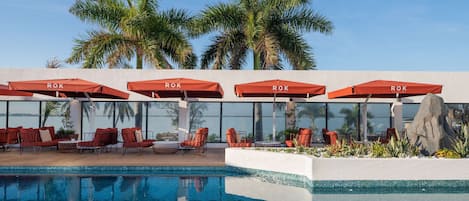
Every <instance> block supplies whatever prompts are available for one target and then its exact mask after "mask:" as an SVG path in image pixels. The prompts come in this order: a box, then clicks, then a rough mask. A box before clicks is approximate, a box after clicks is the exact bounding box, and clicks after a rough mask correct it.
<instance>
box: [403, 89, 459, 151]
mask: <svg viewBox="0 0 469 201" xmlns="http://www.w3.org/2000/svg"><path fill="white" fill-rule="evenodd" d="M447 113H448V111H447V108H446V106H445V104H444V101H443V98H441V97H439V96H436V95H434V94H427V95H426V96H425V97H424V99H423V100H422V103H421V104H420V107H419V110H418V112H417V114H416V115H415V117H414V121H412V123H411V124H410V125H409V127H408V128H407V137H408V138H409V141H410V142H411V143H413V144H415V145H417V146H419V147H420V149H421V150H422V153H423V154H425V155H431V154H433V153H435V152H436V151H438V150H439V149H442V148H451V145H452V141H453V140H454V139H455V134H454V132H453V129H452V128H451V127H450V126H449V124H448V122H447V121H446V116H447Z"/></svg>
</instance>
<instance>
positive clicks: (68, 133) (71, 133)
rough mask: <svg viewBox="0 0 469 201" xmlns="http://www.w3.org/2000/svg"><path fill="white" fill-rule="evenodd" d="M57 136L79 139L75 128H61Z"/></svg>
mask: <svg viewBox="0 0 469 201" xmlns="http://www.w3.org/2000/svg"><path fill="white" fill-rule="evenodd" d="M56 136H57V138H59V139H77V138H78V134H75V130H73V129H64V128H60V129H59V130H57V132H56Z"/></svg>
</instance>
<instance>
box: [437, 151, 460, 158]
mask: <svg viewBox="0 0 469 201" xmlns="http://www.w3.org/2000/svg"><path fill="white" fill-rule="evenodd" d="M434 155H435V156H436V157H438V158H461V155H459V153H456V152H455V151H453V150H449V149H440V150H438V151H437V152H435V154H434Z"/></svg>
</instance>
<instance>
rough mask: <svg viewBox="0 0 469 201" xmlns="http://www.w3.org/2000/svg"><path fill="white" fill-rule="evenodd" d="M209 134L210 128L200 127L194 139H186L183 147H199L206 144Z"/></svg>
mask: <svg viewBox="0 0 469 201" xmlns="http://www.w3.org/2000/svg"><path fill="white" fill-rule="evenodd" d="M207 136H208V128H199V129H197V132H196V133H195V136H194V139H192V140H186V141H184V142H182V143H181V146H183V147H194V148H199V147H202V146H204V145H205V143H206V141H207Z"/></svg>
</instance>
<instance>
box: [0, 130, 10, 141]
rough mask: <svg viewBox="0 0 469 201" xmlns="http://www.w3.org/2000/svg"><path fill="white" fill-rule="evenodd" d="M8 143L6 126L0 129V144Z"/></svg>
mask: <svg viewBox="0 0 469 201" xmlns="http://www.w3.org/2000/svg"><path fill="white" fill-rule="evenodd" d="M6 143H8V132H7V129H6V128H1V129H0V144H6Z"/></svg>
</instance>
